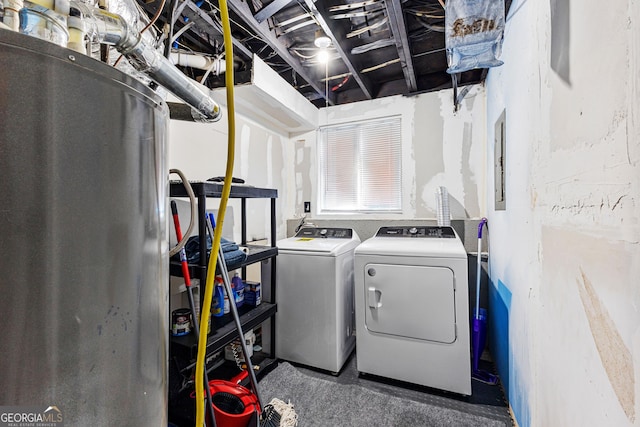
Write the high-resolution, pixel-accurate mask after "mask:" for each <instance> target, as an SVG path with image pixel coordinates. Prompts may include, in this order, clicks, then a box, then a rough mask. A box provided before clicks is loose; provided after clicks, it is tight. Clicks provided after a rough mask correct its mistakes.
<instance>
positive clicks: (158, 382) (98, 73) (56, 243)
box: [0, 29, 169, 427]
mask: <svg viewBox="0 0 640 427" xmlns="http://www.w3.org/2000/svg"><path fill="white" fill-rule="evenodd" d="M168 120H169V119H168V110H167V108H166V105H165V104H164V103H163V102H162V100H161V98H160V97H158V96H157V95H156V94H155V93H154V92H153V91H152V90H150V89H149V88H148V87H146V86H145V85H144V84H142V83H140V82H139V81H137V80H135V79H132V78H131V77H129V76H127V75H125V74H123V73H121V72H120V71H118V70H115V69H113V68H112V67H109V66H107V65H105V64H103V63H101V62H99V61H96V60H93V59H91V58H89V57H86V56H83V55H81V54H78V53H76V52H73V51H71V50H68V49H65V48H62V47H59V46H56V45H54V44H53V43H49V42H45V41H42V40H39V39H36V38H32V37H29V36H25V35H22V34H17V33H13V32H10V31H7V30H2V29H0V319H1V323H0V343H1V346H2V348H1V349H0V406H31V407H33V406H41V407H44V408H46V407H48V406H57V408H58V409H59V410H60V411H61V413H62V415H63V421H64V425H65V426H82V427H87V426H163V427H164V426H166V425H167V424H168V423H167V375H168V374H167V359H168V356H167V354H168V335H169V326H168V324H169V313H168V235H167V226H168V220H167V218H168V217H167V190H168V179H167V176H168V171H167V169H166V164H165V163H166V153H165V151H166V138H167V126H168Z"/></svg>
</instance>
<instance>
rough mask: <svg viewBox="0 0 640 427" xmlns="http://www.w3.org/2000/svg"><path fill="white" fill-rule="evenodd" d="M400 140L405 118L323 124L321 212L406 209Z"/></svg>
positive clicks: (319, 148)
mask: <svg viewBox="0 0 640 427" xmlns="http://www.w3.org/2000/svg"><path fill="white" fill-rule="evenodd" d="M400 145H401V129H400V117H390V118H385V119H381V120H380V119H379V120H370V121H365V122H357V123H349V124H342V125H337V126H326V127H322V128H320V135H319V143H318V162H319V168H318V170H319V178H320V182H319V192H318V194H319V197H318V198H319V200H318V207H319V211H320V212H321V213H331V212H336V213H350V212H380V213H395V212H402V192H401V189H402V186H401V179H400V178H401V158H400V157H401V150H400Z"/></svg>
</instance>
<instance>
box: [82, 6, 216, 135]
mask: <svg viewBox="0 0 640 427" xmlns="http://www.w3.org/2000/svg"><path fill="white" fill-rule="evenodd" d="M71 7H72V8H75V9H77V10H78V11H79V12H80V13H81V14H82V16H83V17H84V19H85V21H86V22H87V35H88V36H89V37H90V38H92V39H97V41H99V42H100V43H104V44H108V45H113V46H115V48H116V49H117V50H118V52H120V53H121V54H123V55H124V56H126V57H127V59H129V61H130V62H131V64H132V65H133V67H134V68H135V69H136V70H138V71H141V72H144V73H145V74H148V75H149V76H150V77H151V78H152V79H153V80H155V81H156V82H157V83H159V84H160V85H161V86H163V87H165V88H166V89H167V90H169V91H170V92H171V93H173V94H174V95H175V96H177V97H178V98H180V99H181V100H183V101H184V102H185V103H187V104H189V105H190V106H191V107H192V108H193V109H194V110H196V111H195V112H194V115H195V116H197V117H198V121H202V122H207V123H209V122H215V121H218V120H219V119H220V117H221V111H220V107H219V106H218V104H216V102H215V101H214V100H213V99H212V98H211V96H210V95H209V90H208V89H207V88H206V87H204V86H203V85H200V84H199V83H197V82H195V81H193V80H192V79H190V78H188V77H187V76H186V75H185V74H184V73H182V72H181V71H180V70H178V69H177V68H176V67H175V66H174V65H173V64H172V63H171V61H169V60H168V59H167V58H165V57H164V56H162V54H161V53H160V52H158V51H157V50H156V49H155V48H153V47H152V46H149V45H148V44H147V42H145V41H144V39H142V38H141V37H140V34H138V33H137V31H134V30H133V29H132V28H130V26H129V25H128V24H127V22H126V21H125V20H124V19H123V18H122V17H121V16H119V15H116V14H114V13H110V12H107V11H105V10H102V9H98V8H91V7H89V6H87V5H86V4H84V3H81V2H78V1H72V2H71ZM196 112H197V114H196Z"/></svg>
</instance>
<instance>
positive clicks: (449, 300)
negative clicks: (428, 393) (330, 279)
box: [355, 226, 471, 395]
mask: <svg viewBox="0 0 640 427" xmlns="http://www.w3.org/2000/svg"><path fill="white" fill-rule="evenodd" d="M355 271H356V278H355V285H356V331H357V334H356V336H357V351H356V357H357V359H356V360H357V367H358V371H359V372H363V373H368V374H373V375H379V376H382V377H387V378H392V379H396V380H401V381H407V382H410V383H414V384H419V385H423V386H428V387H433V388H437V389H441V390H448V391H452V392H456V393H460V394H463V395H471V357H470V344H469V296H468V283H469V280H468V276H467V253H466V251H465V249H464V246H463V244H462V241H461V240H460V238H459V237H458V235H457V234H456V232H455V230H454V229H453V228H451V227H430V226H427V227H425V226H415V227H382V228H380V230H378V232H377V234H376V235H375V236H374V237H372V238H370V239H368V240H366V241H365V242H362V243H361V244H360V245H359V246H358V247H357V248H356V250H355Z"/></svg>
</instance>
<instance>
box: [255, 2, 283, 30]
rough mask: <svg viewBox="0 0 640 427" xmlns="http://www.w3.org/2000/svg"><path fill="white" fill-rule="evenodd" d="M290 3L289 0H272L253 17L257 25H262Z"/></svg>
mask: <svg viewBox="0 0 640 427" xmlns="http://www.w3.org/2000/svg"><path fill="white" fill-rule="evenodd" d="M289 3H291V0H273V1H272V2H271V3H269V4H268V5H266V6H265V7H263V8H262V9H260V10H259V11H257V12H256V14H255V15H254V16H253V17H254V18H255V19H256V21H258V23H259V24H260V23H262V22H263V21H266V20H267V19H269V18H271V17H272V16H273V15H274V14H275V13H278V12H279V11H280V10H281V9H282V8H283V7H285V6H286V5H288V4H289Z"/></svg>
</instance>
